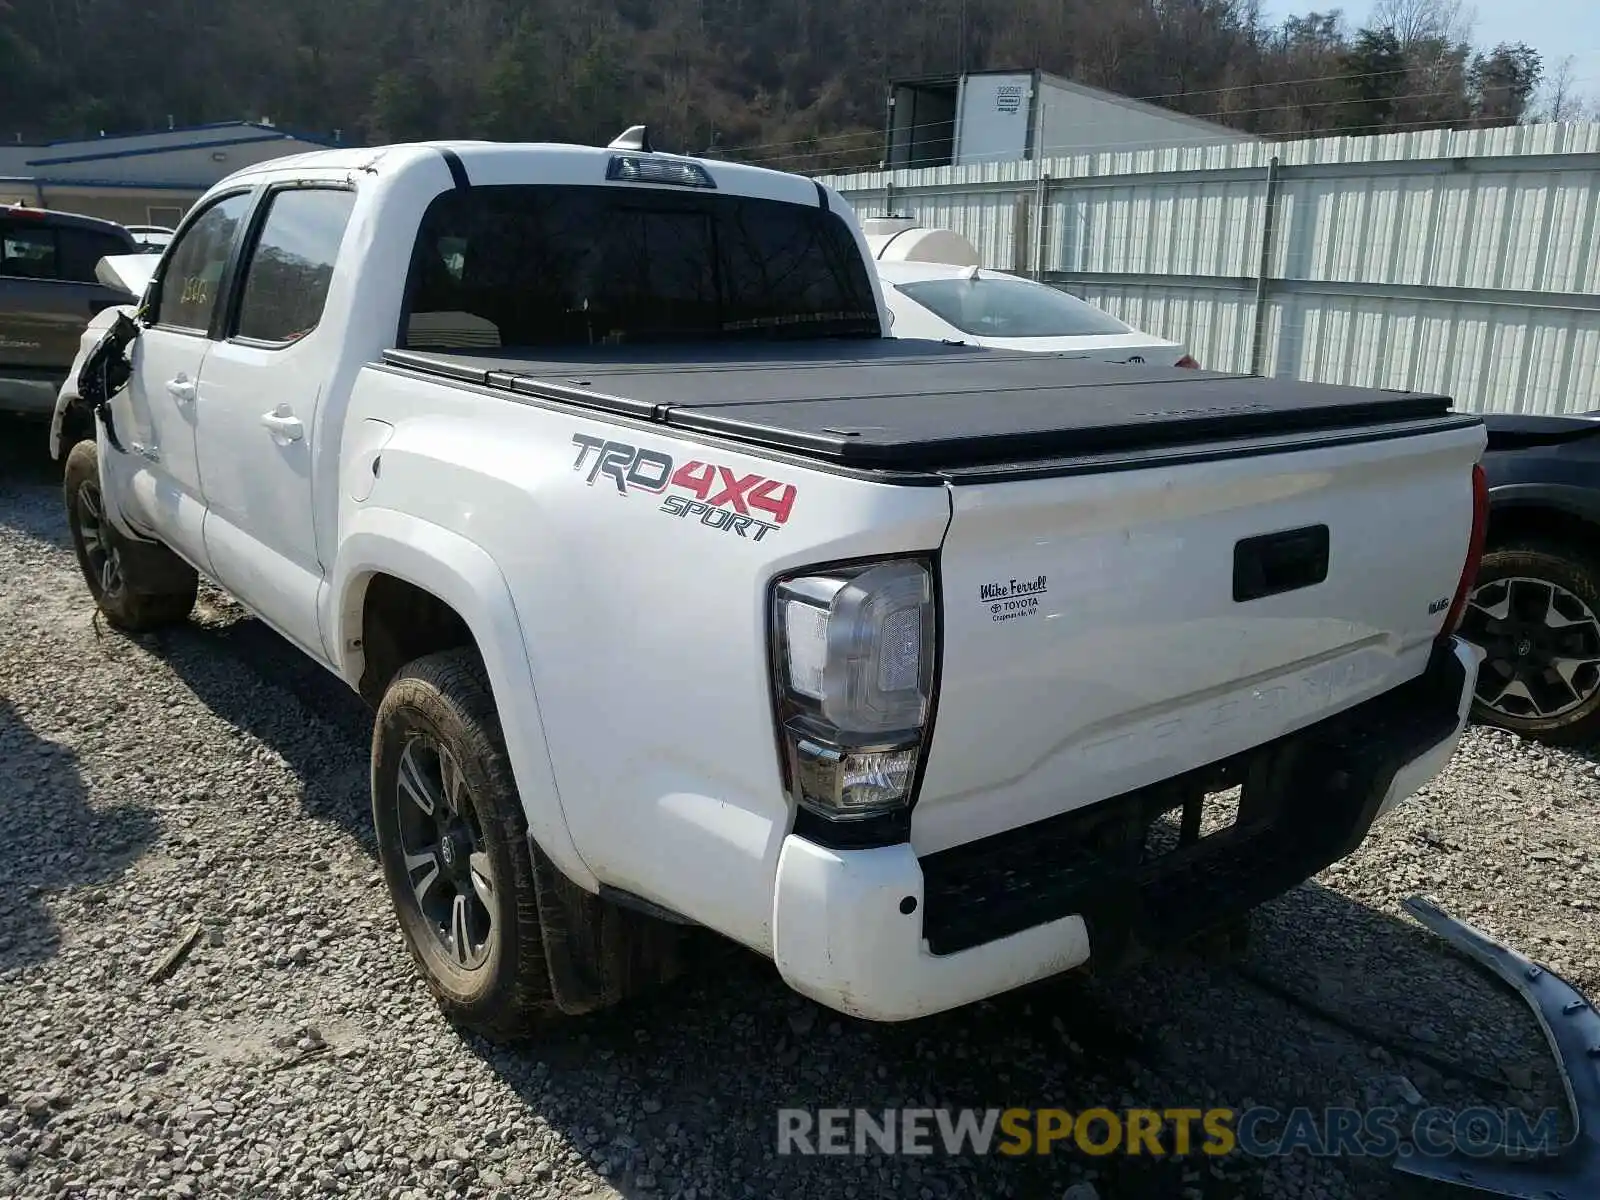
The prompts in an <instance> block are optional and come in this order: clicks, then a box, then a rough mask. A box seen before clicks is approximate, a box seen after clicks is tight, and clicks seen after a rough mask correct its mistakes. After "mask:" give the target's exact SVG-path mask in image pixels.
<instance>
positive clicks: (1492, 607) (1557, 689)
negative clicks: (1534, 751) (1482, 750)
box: [1460, 541, 1600, 745]
mask: <svg viewBox="0 0 1600 1200" xmlns="http://www.w3.org/2000/svg"><path fill="white" fill-rule="evenodd" d="M1460 633H1461V636H1462V637H1463V638H1465V639H1466V640H1467V641H1469V642H1472V643H1474V644H1475V645H1477V646H1480V647H1481V648H1482V649H1483V651H1484V655H1485V657H1484V661H1483V665H1482V666H1481V667H1480V668H1479V669H1478V685H1477V691H1476V693H1475V696H1474V700H1473V706H1472V707H1473V716H1474V717H1475V718H1476V719H1477V720H1479V721H1482V722H1483V723H1485V724H1489V725H1497V726H1499V727H1500V728H1502V729H1509V730H1511V731H1512V732H1514V733H1518V734H1521V735H1522V736H1524V737H1527V738H1531V739H1533V740H1535V741H1541V742H1547V743H1550V744H1552V745H1573V744H1576V743H1581V742H1587V741H1590V740H1591V739H1593V738H1595V737H1596V736H1597V735H1600V563H1597V562H1595V561H1594V560H1592V559H1591V558H1590V557H1589V556H1588V555H1587V554H1586V553H1584V552H1583V551H1581V550H1578V549H1577V548H1575V547H1572V546H1568V545H1564V544H1560V543H1555V542H1543V541H1540V542H1520V543H1516V544H1511V545H1504V546H1499V547H1496V548H1495V549H1494V550H1492V551H1490V552H1489V553H1488V554H1485V555H1484V558H1483V565H1482V566H1481V567H1480V569H1479V571H1478V578H1477V581H1476V583H1475V584H1474V587H1473V591H1472V595H1471V597H1470V598H1469V600H1468V603H1467V609H1466V613H1465V614H1464V616H1463V618H1462V622H1461V630H1460Z"/></svg>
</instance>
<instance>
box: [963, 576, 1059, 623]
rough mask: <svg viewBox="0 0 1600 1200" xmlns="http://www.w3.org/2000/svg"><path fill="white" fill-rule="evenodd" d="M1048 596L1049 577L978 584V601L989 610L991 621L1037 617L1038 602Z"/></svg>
mask: <svg viewBox="0 0 1600 1200" xmlns="http://www.w3.org/2000/svg"><path fill="white" fill-rule="evenodd" d="M1049 594H1050V585H1049V577H1048V576H1046V575H1040V576H1038V577H1037V578H1035V579H1007V580H1003V581H1001V582H998V583H980V584H979V585H978V601H979V603H981V604H982V605H983V606H984V607H985V608H986V609H988V610H989V619H990V620H991V621H1017V620H1020V619H1022V618H1023V617H1035V616H1038V615H1039V601H1040V600H1042V599H1043V598H1044V597H1045V596H1047V595H1049Z"/></svg>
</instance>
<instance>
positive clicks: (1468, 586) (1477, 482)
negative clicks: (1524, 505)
mask: <svg viewBox="0 0 1600 1200" xmlns="http://www.w3.org/2000/svg"><path fill="white" fill-rule="evenodd" d="M1488 531H1489V480H1488V477H1487V476H1485V475H1484V473H1483V465H1482V464H1481V463H1474V464H1473V466H1472V536H1471V538H1469V539H1468V541H1467V561H1466V562H1464V563H1463V564H1462V565H1461V582H1460V583H1458V584H1456V598H1455V601H1454V602H1453V603H1452V604H1451V605H1450V611H1449V613H1448V614H1446V616H1445V619H1444V628H1442V629H1440V630H1439V640H1441V641H1443V640H1444V639H1446V638H1449V637H1452V636H1454V634H1455V631H1456V630H1457V629H1458V628H1460V626H1461V618H1462V617H1463V616H1465V615H1466V611H1467V597H1468V596H1470V595H1471V594H1472V586H1473V584H1475V583H1476V582H1477V579H1478V566H1479V564H1481V563H1482V562H1483V539H1484V535H1485V534H1486V533H1488Z"/></svg>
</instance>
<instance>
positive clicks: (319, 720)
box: [145, 584, 377, 854]
mask: <svg viewBox="0 0 1600 1200" xmlns="http://www.w3.org/2000/svg"><path fill="white" fill-rule="evenodd" d="M145 645H146V646H147V647H148V648H149V649H150V650H152V651H153V652H154V653H156V654H157V655H159V656H160V657H161V658H162V660H163V661H165V662H166V663H167V665H168V666H170V667H171V668H172V669H173V671H174V672H175V673H176V674H177V675H178V677H179V678H180V679H182V680H183V682H184V684H185V685H186V686H187V687H188V688H189V689H190V691H192V692H193V693H194V695H195V697H196V698H197V699H199V700H200V702H201V703H203V704H204V705H205V706H206V707H207V708H209V709H210V710H211V711H212V712H214V713H215V714H216V715H217V716H219V717H221V718H222V719H223V720H224V721H226V722H228V723H229V724H230V725H232V726H234V727H235V728H237V729H240V730H243V731H244V732H245V733H248V734H250V735H251V736H253V737H255V738H257V739H259V740H260V741H261V742H262V743H263V744H265V745H266V746H269V747H271V748H272V749H273V750H275V751H276V752H277V753H278V754H280V755H281V756H282V757H283V759H284V761H285V762H286V763H287V764H288V766H289V768H290V770H292V771H293V772H294V773H295V775H296V776H298V777H299V779H300V781H301V784H302V787H303V798H302V806H303V808H304V809H305V811H306V813H307V814H308V815H309V816H311V817H313V818H315V819H316V820H319V821H326V822H329V823H332V824H334V825H337V826H339V827H340V828H341V829H343V830H344V831H345V832H347V833H348V834H350V835H351V836H352V837H354V838H355V839H356V840H357V841H359V842H360V843H361V845H362V846H363V847H364V848H365V849H366V851H367V852H368V853H369V854H375V853H376V851H377V842H376V840H375V839H374V837H373V833H372V813H371V809H370V807H369V801H368V796H367V792H366V770H367V753H368V751H367V746H368V744H369V743H370V742H371V740H372V712H371V710H370V709H368V708H367V706H366V705H365V704H364V703H363V702H362V701H361V699H360V697H358V696H357V695H356V694H355V693H354V692H352V691H351V690H350V689H349V688H347V687H345V685H344V684H343V682H341V681H340V680H339V679H337V678H335V677H334V676H333V675H332V674H330V673H329V672H328V671H326V670H325V669H323V668H322V667H320V666H318V665H317V664H316V663H314V662H312V661H311V660H310V659H309V658H307V657H306V656H305V655H304V654H301V653H300V652H299V651H298V650H296V649H295V648H294V647H293V646H291V645H290V644H289V643H288V642H286V641H284V640H283V639H282V638H281V637H279V636H278V635H277V634H276V633H274V632H273V631H272V630H271V629H269V628H268V627H267V626H265V625H263V624H262V623H261V622H260V621H257V620H255V619H254V618H252V617H249V616H247V615H246V614H244V612H243V610H241V609H240V608H239V607H238V606H237V605H235V604H234V603H233V602H232V600H230V599H229V598H228V597H227V596H226V595H224V594H223V593H222V592H220V591H217V590H216V589H215V588H212V587H211V586H209V585H206V584H202V587H201V594H200V600H199V603H198V604H197V606H196V615H195V617H194V618H193V619H191V622H190V623H189V624H187V625H182V626H179V627H177V628H175V629H169V630H164V631H162V632H161V633H160V634H158V635H156V636H155V637H153V638H150V639H148V640H147V641H146V642H145ZM263 685H265V686H267V687H270V688H272V689H275V690H277V691H278V692H280V693H282V694H281V695H280V696H277V697H274V696H271V695H264V694H263V691H262V688H263Z"/></svg>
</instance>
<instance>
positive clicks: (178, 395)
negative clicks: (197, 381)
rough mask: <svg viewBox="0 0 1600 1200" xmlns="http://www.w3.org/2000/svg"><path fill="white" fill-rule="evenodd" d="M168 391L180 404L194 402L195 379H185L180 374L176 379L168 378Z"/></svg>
mask: <svg viewBox="0 0 1600 1200" xmlns="http://www.w3.org/2000/svg"><path fill="white" fill-rule="evenodd" d="M167 391H168V393H169V394H170V395H171V396H172V398H173V399H174V400H176V401H177V402H178V403H179V404H193V403H194V394H195V388H194V380H192V379H185V378H184V377H183V376H182V375H179V376H178V377H177V378H176V379H169V380H167Z"/></svg>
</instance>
